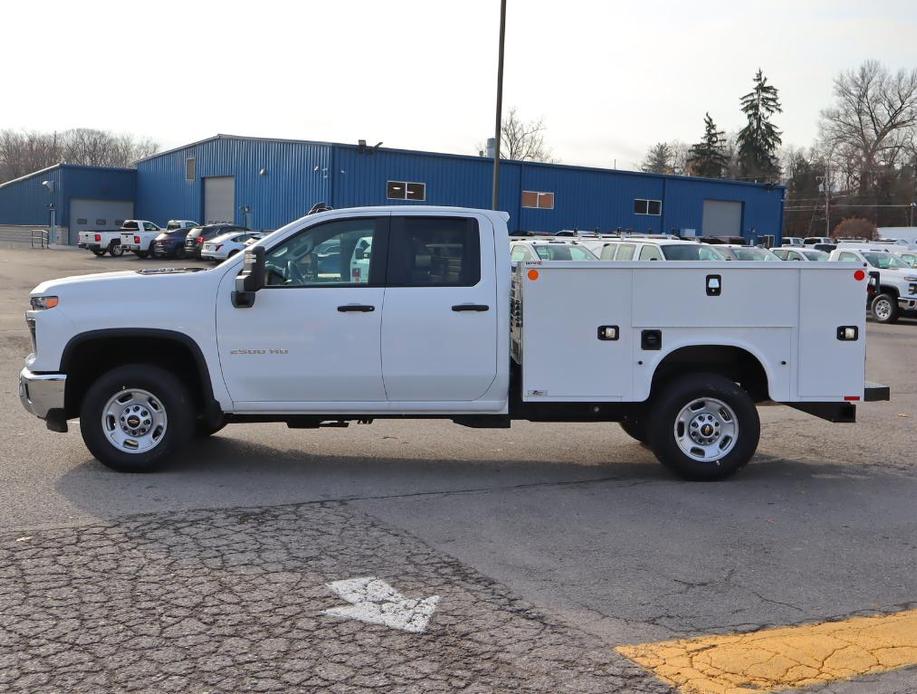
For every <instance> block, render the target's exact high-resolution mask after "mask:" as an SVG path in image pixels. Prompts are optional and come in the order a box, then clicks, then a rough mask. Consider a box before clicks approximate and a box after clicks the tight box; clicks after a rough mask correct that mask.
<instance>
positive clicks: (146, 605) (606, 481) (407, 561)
mask: <svg viewBox="0 0 917 694" xmlns="http://www.w3.org/2000/svg"><path fill="white" fill-rule="evenodd" d="M0 262H2V263H3V265H4V267H5V268H7V269H8V270H9V278H8V279H7V278H5V283H4V286H3V287H0V413H2V415H3V416H2V417H0V479H2V482H3V484H0V548H2V551H0V555H2V556H0V690H3V691H9V690H14V691H15V690H19V691H36V690H40V691H81V690H82V691H128V690H137V691H154V692H158V691H169V690H170V689H172V690H176V691H197V692H204V691H208V692H229V691H258V690H266V691H270V690H271V689H272V688H273V689H276V690H281V691H310V690H312V691H373V690H374V689H375V691H386V692H388V691H399V690H400V691H431V690H433V691H435V690H436V688H439V689H440V690H444V691H462V690H463V687H464V690H466V691H472V692H473V691H482V692H483V691H501V692H502V691H515V690H518V691H532V692H554V691H593V690H594V691H602V692H605V691H637V692H640V691H653V692H655V691H670V690H669V685H668V684H665V683H664V682H662V681H661V680H659V679H656V678H655V677H654V676H653V675H652V674H651V672H650V671H649V670H645V669H643V668H642V667H639V666H637V665H636V664H634V663H633V662H632V661H630V660H628V659H625V658H624V657H623V656H622V655H620V654H619V653H617V652H616V651H615V648H622V647H623V648H628V647H634V648H636V647H639V646H643V645H647V644H648V645H647V647H649V645H652V644H657V643H659V642H672V641H679V642H680V641H690V640H692V639H696V638H715V637H723V638H729V637H730V636H731V635H733V634H749V633H758V634H764V633H766V630H768V629H771V628H780V627H784V626H788V625H800V624H817V623H821V622H824V621H826V620H831V621H835V622H840V621H843V620H846V619H849V618H851V617H855V616H869V615H872V614H888V613H893V612H898V611H902V610H907V609H913V608H914V603H915V600H917V572H915V571H914V567H915V566H917V506H915V504H914V499H915V498H917V474H915V473H917V459H915V458H914V450H915V448H917V433H915V429H914V422H915V419H917V371H915V370H913V369H910V368H908V367H907V365H909V364H913V363H914V357H915V351H917V321H904V322H902V323H901V324H899V325H893V326H879V325H875V324H872V323H870V324H868V326H867V339H868V344H867V374H868V377H869V378H870V379H871V380H874V381H878V382H884V383H889V384H890V385H891V386H892V398H893V399H892V402H890V403H869V404H864V405H861V406H860V407H859V409H858V419H859V423H858V424H856V425H832V424H829V423H827V422H822V421H820V420H817V419H814V418H812V417H809V416H806V415H803V414H802V413H799V412H796V411H794V410H791V409H788V408H784V407H764V408H761V419H762V426H763V431H762V439H761V446H760V449H759V453H758V455H756V457H755V459H754V461H753V462H752V464H751V465H749V466H748V467H747V468H746V469H745V470H743V471H742V473H741V474H740V475H739V476H737V477H736V478H734V479H732V480H730V481H726V482H722V483H716V484H686V483H683V482H680V481H678V480H675V479H673V478H672V477H671V476H669V475H668V474H667V473H666V471H665V470H664V469H662V468H661V466H659V465H658V464H657V463H656V462H655V461H654V460H653V458H652V457H651V455H650V454H649V453H648V452H647V451H646V450H645V449H643V448H642V447H640V446H639V445H637V444H636V443H634V442H633V441H631V440H630V439H628V438H627V437H626V436H625V435H624V434H622V433H621V432H620V430H619V429H618V428H617V427H615V426H614V425H603V424H573V425H565V424H538V425H536V424H528V423H517V424H514V425H513V427H512V429H510V430H505V431H501V430H497V431H488V430H469V429H464V428H461V427H458V426H455V425H453V424H451V423H444V422H431V421H387V422H377V423H375V424H373V425H371V426H359V427H351V428H349V429H333V430H319V431H291V430H288V429H286V428H285V427H283V426H282V425H275V424H270V425H233V426H230V427H227V428H226V429H225V430H224V431H223V432H220V434H218V435H217V436H215V437H212V438H211V439H210V440H207V441H203V442H199V443H197V444H196V445H194V446H193V447H191V448H190V449H189V450H188V451H187V452H186V453H185V454H184V455H182V456H179V457H178V458H177V459H176V460H175V461H174V462H173V463H172V464H171V465H170V466H168V467H167V468H166V469H165V470H163V471H162V472H160V473H157V474H153V475H120V474H117V473H114V472H111V471H109V470H107V469H106V468H104V467H102V466H101V465H99V464H98V463H97V462H95V461H94V460H93V459H92V458H91V457H90V456H89V454H88V453H87V452H86V450H85V448H84V447H83V445H82V441H81V439H80V435H79V431H78V429H77V427H72V429H71V431H70V432H69V433H67V434H52V433H49V432H47V431H45V429H44V427H43V426H42V424H41V423H40V422H38V421H37V420H35V419H34V418H32V417H30V416H28V415H27V414H26V413H25V412H23V411H22V409H21V407H20V405H19V403H18V398H17V394H16V382H15V377H16V374H17V372H18V370H19V368H21V364H22V357H23V356H24V354H25V352H27V351H28V334H27V332H26V330H25V327H24V324H23V322H22V310H23V308H24V304H25V297H26V295H27V292H28V289H29V288H31V287H32V286H33V285H34V284H36V283H37V282H38V281H39V280H40V279H43V278H46V277H56V276H63V275H66V274H72V273H77V272H89V271H93V270H105V269H118V268H124V267H129V268H133V267H137V266H139V265H143V263H141V262H140V261H137V260H136V259H132V258H125V259H116V260H112V259H108V258H105V259H97V258H93V257H91V256H88V254H86V255H84V254H82V253H74V252H69V251H60V252H28V251H10V250H0ZM201 509H204V510H201ZM207 509H209V510H207ZM138 514H139V515H138ZM21 538H29V539H28V540H26V539H21ZM17 540H20V541H18V542H17ZM364 576H377V577H378V578H380V579H383V580H385V581H387V582H388V583H390V584H391V585H392V586H393V587H394V588H395V589H397V590H398V591H400V592H401V593H402V594H403V595H404V596H406V597H407V598H409V599H417V600H421V599H423V598H425V597H427V596H431V595H439V596H441V601H440V602H439V603H438V605H437V607H436V610H435V611H434V613H433V616H432V619H431V621H430V623H429V626H428V629H427V631H426V632H425V633H422V634H409V633H406V632H399V631H395V630H391V629H387V628H386V627H382V626H374V625H369V624H363V623H360V622H354V621H349V620H340V619H336V618H331V617H327V616H322V615H321V612H322V611H323V610H326V609H332V608H335V607H338V606H340V605H342V604H346V603H343V602H342V600H341V598H340V597H339V596H337V595H335V594H334V592H333V591H331V590H330V589H329V588H328V587H327V585H326V584H328V583H331V582H334V581H339V580H346V579H351V578H356V577H364ZM900 640H901V641H902V643H903V642H904V638H903V637H902V638H901V639H900ZM867 672H868V668H867V669H866V670H864V672H863V673H861V674H859V675H856V676H853V677H852V678H851V679H849V680H838V681H834V682H827V683H823V684H816V685H813V686H812V687H810V688H809V689H806V690H805V691H807V692H808V691H813V692H818V693H819V694H824V693H825V692H830V693H831V694H861V693H862V692H870V694H917V670H915V669H914V668H913V667H911V668H905V669H899V670H895V671H892V672H886V673H875V674H867ZM284 677H286V679H284ZM3 678H8V679H3ZM781 686H782V685H781ZM590 687H591V688H592V689H590ZM758 691H764V690H758Z"/></svg>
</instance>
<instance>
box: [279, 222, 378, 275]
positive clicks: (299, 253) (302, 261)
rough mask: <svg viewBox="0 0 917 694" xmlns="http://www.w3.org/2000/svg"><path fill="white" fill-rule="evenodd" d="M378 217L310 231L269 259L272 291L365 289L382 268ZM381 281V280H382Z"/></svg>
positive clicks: (291, 240) (303, 232) (299, 235)
mask: <svg viewBox="0 0 917 694" xmlns="http://www.w3.org/2000/svg"><path fill="white" fill-rule="evenodd" d="M384 222H385V220H384V219H381V218H377V217H362V218H358V219H342V220H337V221H333V222H326V223H324V224H318V225H316V226H311V227H308V228H307V229H304V230H303V231H301V232H299V233H298V234H296V235H295V236H293V237H292V238H289V239H287V240H286V241H284V242H283V243H281V244H279V245H277V246H274V247H273V248H272V249H271V250H269V251H268V252H267V254H266V255H265V266H266V269H267V278H266V284H267V286H269V287H331V286H333V287H361V286H368V285H369V284H370V281H371V280H372V283H373V284H381V282H379V281H376V280H375V274H376V272H377V271H378V270H379V267H378V265H379V264H380V263H379V261H378V260H377V257H378V256H379V253H378V252H377V251H378V244H376V245H374V244H373V240H374V239H377V238H379V236H380V234H379V227H380V225H381V224H383V223H384ZM380 279H381V278H380Z"/></svg>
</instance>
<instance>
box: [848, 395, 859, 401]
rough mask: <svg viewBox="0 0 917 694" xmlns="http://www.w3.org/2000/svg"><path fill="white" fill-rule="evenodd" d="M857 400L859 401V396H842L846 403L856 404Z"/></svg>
mask: <svg viewBox="0 0 917 694" xmlns="http://www.w3.org/2000/svg"><path fill="white" fill-rule="evenodd" d="M859 399H860V396H859V395H845V396H844V400H846V401H847V402H856V401H857V400H859Z"/></svg>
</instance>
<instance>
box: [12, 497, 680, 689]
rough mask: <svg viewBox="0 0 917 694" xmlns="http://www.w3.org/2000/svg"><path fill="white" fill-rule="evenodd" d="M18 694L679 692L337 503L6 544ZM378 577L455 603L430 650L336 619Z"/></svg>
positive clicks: (85, 529)
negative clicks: (343, 595) (352, 583)
mask: <svg viewBox="0 0 917 694" xmlns="http://www.w3.org/2000/svg"><path fill="white" fill-rule="evenodd" d="M0 567H2V568H0V634H2V637H0V687H2V688H3V690H4V691H22V692H30V691H36V690H39V689H40V690H45V691H68V692H75V691H84V692H89V691H163V692H166V691H174V692H188V691H213V692H234V691H243V690H244V691H258V692H285V691H291V690H300V691H330V692H359V691H384V692H449V691H468V692H492V691H520V692H660V693H661V692H665V691H668V688H667V687H665V686H663V685H661V684H659V683H658V682H656V681H654V679H653V678H651V677H650V676H648V675H647V674H646V672H645V671H644V670H642V669H641V668H640V667H638V666H637V665H635V664H633V663H632V662H630V661H629V660H626V659H625V658H623V657H621V656H618V655H615V654H613V653H610V652H609V651H608V649H607V648H604V647H603V644H602V642H601V641H600V640H598V639H596V638H594V637H589V636H587V635H585V634H582V633H580V632H578V631H576V630H573V629H570V628H568V627H564V626H562V625H560V624H559V623H557V622H556V621H555V620H552V619H550V618H549V617H547V616H546V615H545V614H543V613H542V612H540V611H539V610H537V609H536V608H534V607H533V606H532V605H530V604H528V603H526V602H524V601H522V600H520V599H518V598H517V597H515V596H513V595H512V594H511V593H510V592H509V591H507V590H506V589H505V588H504V587H502V586H500V585H498V584H496V583H494V582H493V581H490V580H488V579H487V578H485V577H483V576H481V575H480V574H478V573H477V572H475V571H473V570H471V569H469V568H468V567H465V566H463V565H462V564H460V563H459V562H456V561H455V560H454V559H451V558H450V557H447V556H444V555H442V554H441V553H438V552H436V551H434V550H432V549H431V548H429V547H428V546H426V545H424V544H423V543H421V542H419V541H418V540H416V539H414V538H412V537H410V536H408V535H406V534H404V533H401V532H398V531H396V530H393V529H391V528H388V527H385V526H383V525H381V524H379V523H378V522H376V521H374V520H373V519H372V518H370V517H367V516H364V515H362V514H358V513H354V512H353V511H352V510H351V509H348V508H346V507H345V506H343V505H341V504H338V503H326V504H308V505H299V506H292V507H290V506H283V507H274V508H269V509H240V510H231V511H192V512H185V513H180V514H155V515H148V516H142V517H136V518H130V519H125V520H122V521H120V522H118V523H116V524H111V525H94V526H81V527H77V528H64V529H57V530H43V531H38V532H35V533H32V534H29V535H16V534H10V533H6V534H5V535H4V536H3V538H2V542H0ZM363 574H371V575H375V576H381V577H385V578H386V579H387V580H388V581H390V582H391V583H393V584H394V585H397V587H398V589H399V590H401V591H403V592H405V593H406V594H409V595H418V596H419V595H428V594H429V593H431V592H435V593H437V594H438V595H439V596H440V601H439V604H438V607H437V609H436V611H435V613H434V615H433V618H432V620H431V622H430V624H429V625H428V628H427V630H426V632H425V633H423V634H414V633H404V632H400V631H395V630H393V629H389V628H386V627H382V626H376V625H368V624H364V623H361V622H354V621H347V620H341V619H337V618H334V617H330V616H326V615H323V614H322V611H324V610H327V609H329V608H334V607H336V606H338V605H339V603H340V602H341V600H340V598H339V597H338V596H337V595H336V594H335V593H333V592H332V591H330V590H329V589H328V587H327V586H326V585H325V584H326V583H327V582H329V581H333V580H335V579H340V578H346V577H350V576H353V575H363Z"/></svg>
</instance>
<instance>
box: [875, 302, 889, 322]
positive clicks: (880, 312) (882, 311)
mask: <svg viewBox="0 0 917 694" xmlns="http://www.w3.org/2000/svg"><path fill="white" fill-rule="evenodd" d="M872 310H873V312H874V313H875V314H876V318H878V319H879V320H888V317H889V316H891V314H892V305H891V302H890V301H889V300H888V299H880V300H879V301H877V302H876V303H875V305H874V306H873V307H872Z"/></svg>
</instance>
